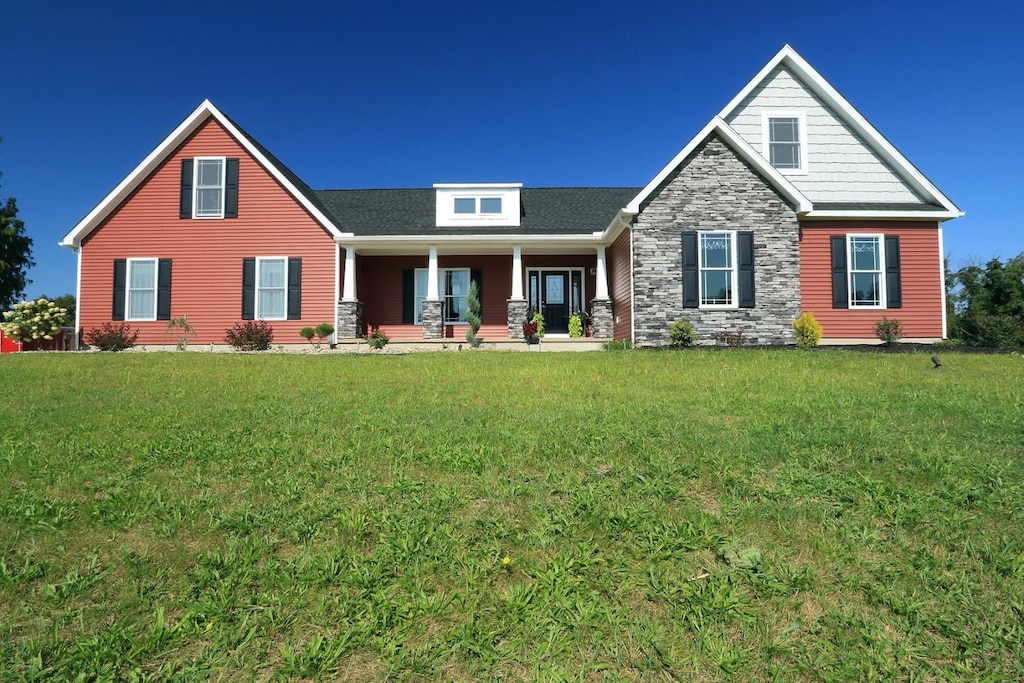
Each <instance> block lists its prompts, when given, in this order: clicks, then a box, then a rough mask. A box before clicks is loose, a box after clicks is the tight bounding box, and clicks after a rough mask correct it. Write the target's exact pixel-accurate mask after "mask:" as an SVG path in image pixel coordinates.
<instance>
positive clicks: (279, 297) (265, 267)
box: [256, 256, 288, 320]
mask: <svg viewBox="0 0 1024 683" xmlns="http://www.w3.org/2000/svg"><path fill="white" fill-rule="evenodd" d="M287 317H288V258H287V257H285V256H263V257H259V258H257V259H256V319H257V320H285V319H287Z"/></svg>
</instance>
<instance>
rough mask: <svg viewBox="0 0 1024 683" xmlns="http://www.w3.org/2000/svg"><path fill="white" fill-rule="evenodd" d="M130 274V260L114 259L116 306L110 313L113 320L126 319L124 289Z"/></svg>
mask: <svg viewBox="0 0 1024 683" xmlns="http://www.w3.org/2000/svg"><path fill="white" fill-rule="evenodd" d="M127 276H128V261H127V260H126V259H117V260H116V261H114V308H113V312H112V313H111V314H110V319H111V320H124V293H125V292H124V290H125V283H126V282H127Z"/></svg>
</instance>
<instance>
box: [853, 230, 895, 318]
mask: <svg viewBox="0 0 1024 683" xmlns="http://www.w3.org/2000/svg"><path fill="white" fill-rule="evenodd" d="M851 238H872V239H874V240H875V243H876V244H877V245H878V246H877V249H878V251H877V254H878V304H877V305H870V304H856V305H855V304H854V303H853V275H854V270H853V254H852V253H851V251H850V239H851ZM857 272H858V273H870V272H872V271H868V270H858V271H857ZM885 279H886V271H885V234H883V233H880V232H848V233H846V305H847V307H848V308H849V310H851V311H861V310H864V311H871V310H877V311H881V310H886V309H888V308H889V306H888V301H889V300H888V299H887V298H886V297H887V294H888V293H887V292H886V291H885Z"/></svg>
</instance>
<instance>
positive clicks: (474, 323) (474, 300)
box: [466, 280, 483, 346]
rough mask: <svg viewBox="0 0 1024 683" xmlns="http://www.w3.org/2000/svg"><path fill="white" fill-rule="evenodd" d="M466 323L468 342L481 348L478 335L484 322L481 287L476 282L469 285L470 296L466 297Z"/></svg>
mask: <svg viewBox="0 0 1024 683" xmlns="http://www.w3.org/2000/svg"><path fill="white" fill-rule="evenodd" d="M466 322H467V323H469V329H468V330H466V341H468V342H469V343H470V344H472V345H473V346H480V340H479V339H478V338H477V336H476V333H477V332H479V331H480V325H481V324H482V323H483V321H482V320H481V319H480V286H479V285H477V283H476V280H472V281H470V283H469V295H468V296H467V297H466Z"/></svg>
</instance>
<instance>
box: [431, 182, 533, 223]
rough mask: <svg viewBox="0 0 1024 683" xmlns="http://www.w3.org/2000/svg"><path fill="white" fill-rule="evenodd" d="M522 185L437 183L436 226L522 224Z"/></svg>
mask: <svg viewBox="0 0 1024 683" xmlns="http://www.w3.org/2000/svg"><path fill="white" fill-rule="evenodd" d="M521 188H522V185H521V184H519V183H498V184H486V185H485V184H482V183H481V184H476V183H467V184H464V185H463V184H446V183H445V184H442V183H439V184H435V185H434V189H435V192H436V203H437V226H438V227H439V228H442V227H455V226H458V225H467V224H482V225H509V226H517V225H519V223H520V211H519V192H520V189H521Z"/></svg>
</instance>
